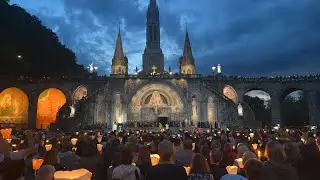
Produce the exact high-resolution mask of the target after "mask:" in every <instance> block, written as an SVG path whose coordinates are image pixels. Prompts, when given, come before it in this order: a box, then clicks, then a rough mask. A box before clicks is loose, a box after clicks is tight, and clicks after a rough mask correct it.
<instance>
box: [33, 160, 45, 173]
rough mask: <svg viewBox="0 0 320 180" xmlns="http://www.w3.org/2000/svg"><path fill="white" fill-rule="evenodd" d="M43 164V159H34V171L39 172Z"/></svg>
mask: <svg viewBox="0 0 320 180" xmlns="http://www.w3.org/2000/svg"><path fill="white" fill-rule="evenodd" d="M42 163H43V159H32V168H33V170H35V171H37V170H39V169H40V167H41V165H42Z"/></svg>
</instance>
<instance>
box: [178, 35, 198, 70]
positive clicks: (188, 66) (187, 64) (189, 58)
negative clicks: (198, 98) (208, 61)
mask: <svg viewBox="0 0 320 180" xmlns="http://www.w3.org/2000/svg"><path fill="white" fill-rule="evenodd" d="M179 66H180V73H182V74H195V63H194V58H193V55H192V48H191V43H190V39H189V33H188V31H187V32H186V37H185V41H184V48H183V55H182V56H181V57H180V59H179Z"/></svg>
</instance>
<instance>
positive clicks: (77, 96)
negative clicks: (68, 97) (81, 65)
mask: <svg viewBox="0 0 320 180" xmlns="http://www.w3.org/2000/svg"><path fill="white" fill-rule="evenodd" d="M87 96H88V88H87V87H86V86H85V85H80V86H78V87H77V88H76V89H75V90H74V91H73V94H72V103H73V104H74V103H76V102H77V101H79V100H81V99H82V98H86V97H87Z"/></svg>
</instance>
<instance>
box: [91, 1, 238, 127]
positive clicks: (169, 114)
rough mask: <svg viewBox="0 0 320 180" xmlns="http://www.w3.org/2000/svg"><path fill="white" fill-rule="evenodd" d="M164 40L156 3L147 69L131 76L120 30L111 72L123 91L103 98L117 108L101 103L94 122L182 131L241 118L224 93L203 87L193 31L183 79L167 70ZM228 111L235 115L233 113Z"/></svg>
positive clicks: (153, 3) (187, 44)
mask: <svg viewBox="0 0 320 180" xmlns="http://www.w3.org/2000/svg"><path fill="white" fill-rule="evenodd" d="M160 37H161V35H160V21H159V8H158V6H157V2H156V0H151V1H150V4H149V7H148V10H147V21H146V47H145V49H144V51H143V55H142V61H143V63H142V64H143V65H142V70H141V71H138V70H136V74H135V75H134V76H130V75H128V61H129V60H128V58H127V57H126V56H125V52H124V50H123V47H122V40H121V34H120V30H119V33H118V37H117V41H116V47H115V52H114V57H113V59H112V68H111V69H112V73H111V76H112V77H113V78H115V79H117V81H115V83H117V85H115V84H113V83H111V84H110V86H112V87H114V86H116V87H119V89H118V91H116V90H112V93H111V94H109V95H108V97H102V96H103V95H102V94H101V95H100V96H101V97H100V99H104V98H107V99H108V98H109V100H110V101H111V102H112V104H110V108H109V111H107V112H105V109H106V108H105V107H104V106H105V103H98V104H99V105H98V106H96V107H97V109H96V113H95V114H94V115H93V116H94V117H95V118H94V121H96V122H101V123H103V122H105V121H107V123H108V124H114V123H123V124H125V125H127V126H139V125H143V126H152V125H154V123H157V122H158V123H159V122H161V123H162V124H163V125H164V124H167V123H168V124H169V125H171V126H177V127H180V126H187V125H192V126H198V125H200V123H202V124H203V125H206V126H211V127H212V126H217V125H219V123H218V122H219V121H218V117H219V120H220V121H221V120H224V119H225V118H227V119H228V120H234V119H236V117H237V116H236V111H234V106H232V105H234V104H232V103H231V104H230V102H228V100H226V99H224V96H223V95H222V94H221V95H220V96H217V95H214V92H213V91H211V90H209V89H206V88H204V87H203V84H202V81H203V78H201V76H200V75H197V74H196V66H195V59H194V57H193V54H192V48H191V42H190V39H189V35H188V32H186V35H185V41H184V50H183V54H182V55H181V57H180V58H179V60H177V61H179V62H178V63H179V70H180V72H179V73H178V74H173V73H172V72H171V67H169V69H168V70H167V71H166V70H165V68H164V55H163V52H162V49H161V45H160V41H161V39H160ZM227 91H228V92H227V93H229V97H230V98H231V99H229V100H231V101H234V102H236V101H237V99H236V94H235V92H233V91H232V88H230V89H228V90H227ZM217 93H218V92H217ZM218 94H219V93H218ZM98 99H99V98H98ZM98 102H100V101H99V100H98ZM218 103H220V108H221V109H225V112H224V113H222V112H221V115H218V114H219V111H218V109H217V107H218V106H219V105H218ZM228 106H230V107H228ZM227 108H229V109H233V111H232V110H231V111H227V110H226V109H227ZM107 109H108V108H107ZM226 112H229V113H226ZM224 116H226V117H224Z"/></svg>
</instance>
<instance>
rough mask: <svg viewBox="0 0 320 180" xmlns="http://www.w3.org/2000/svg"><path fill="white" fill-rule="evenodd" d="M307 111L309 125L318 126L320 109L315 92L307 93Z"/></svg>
mask: <svg viewBox="0 0 320 180" xmlns="http://www.w3.org/2000/svg"><path fill="white" fill-rule="evenodd" d="M307 100H308V110H309V124H310V125H315V126H317V125H320V109H319V103H318V94H317V92H316V91H310V92H308V93H307Z"/></svg>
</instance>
